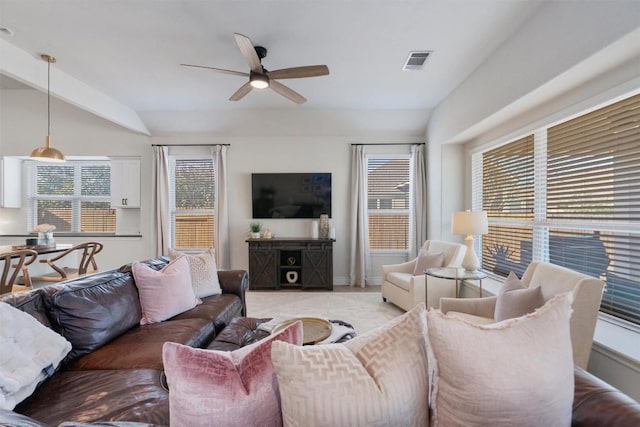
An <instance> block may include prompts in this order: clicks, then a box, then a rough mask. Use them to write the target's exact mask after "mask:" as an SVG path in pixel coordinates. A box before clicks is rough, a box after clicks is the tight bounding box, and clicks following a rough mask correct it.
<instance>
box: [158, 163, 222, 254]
mask: <svg viewBox="0 0 640 427" xmlns="http://www.w3.org/2000/svg"><path fill="white" fill-rule="evenodd" d="M168 158H169V159H168V160H169V218H170V220H169V222H170V225H171V240H170V246H171V247H174V248H175V246H176V214H177V209H176V194H175V184H176V182H175V172H176V162H177V161H179V160H211V162H212V165H213V177H214V180H215V175H216V167H217V165H216V159H215V156H213V155H210V154H209V155H207V154H170V155H169V156H168ZM217 197H218V182H217V180H215V181H214V190H213V200H214V203H213V208H212V209H185V210H180V212H179V213H180V214H186V215H197V216H207V215H212V216H213V229H212V230H211V240H212V248H213V249H215V221H216V219H217V215H216V209H215V206H216V202H215V200H216V198H217ZM176 249H178V250H181V251H185V252H201V251H203V250H207V249H211V248H208V247H207V248H200V247H189V248H184V247H180V248H176Z"/></svg>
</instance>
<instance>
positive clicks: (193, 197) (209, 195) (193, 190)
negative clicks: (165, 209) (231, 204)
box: [171, 157, 216, 249]
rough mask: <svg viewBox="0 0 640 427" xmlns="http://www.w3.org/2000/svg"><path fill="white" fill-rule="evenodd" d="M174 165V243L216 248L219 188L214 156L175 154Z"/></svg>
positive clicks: (172, 193)
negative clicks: (216, 200) (216, 197)
mask: <svg viewBox="0 0 640 427" xmlns="http://www.w3.org/2000/svg"><path fill="white" fill-rule="evenodd" d="M171 166H172V167H171V201H172V210H171V211H172V218H171V219H172V221H171V222H172V229H173V246H174V247H175V248H178V249H207V248H213V247H214V230H215V228H214V225H215V222H214V221H215V188H216V183H215V173H214V162H213V159H212V158H198V157H195V158H182V157H172V161H171Z"/></svg>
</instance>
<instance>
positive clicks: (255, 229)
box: [249, 221, 262, 239]
mask: <svg viewBox="0 0 640 427" xmlns="http://www.w3.org/2000/svg"><path fill="white" fill-rule="evenodd" d="M261 229H262V223H259V222H257V221H254V222H252V223H250V224H249V231H250V233H251V238H252V239H259V238H260V230H261Z"/></svg>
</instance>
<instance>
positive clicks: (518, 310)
mask: <svg viewBox="0 0 640 427" xmlns="http://www.w3.org/2000/svg"><path fill="white" fill-rule="evenodd" d="M543 305H544V296H543V295H542V289H540V286H536V287H535V288H526V287H525V286H524V284H522V282H521V281H520V279H518V276H516V275H515V273H514V272H511V273H509V277H507V280H505V282H504V284H503V285H502V288H501V289H500V292H499V293H498V298H496V308H495V311H494V317H495V320H496V321H498V322H500V321H502V320H505V319H511V318H514V317H520V316H524V315H525V314H529V313H532V312H533V310H535V309H536V308H538V307H542V306H543Z"/></svg>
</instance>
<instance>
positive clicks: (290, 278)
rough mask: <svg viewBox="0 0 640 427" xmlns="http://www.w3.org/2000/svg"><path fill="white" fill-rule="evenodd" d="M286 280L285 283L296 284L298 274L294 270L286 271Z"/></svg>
mask: <svg viewBox="0 0 640 427" xmlns="http://www.w3.org/2000/svg"><path fill="white" fill-rule="evenodd" d="M286 278H287V282H289V283H296V282H297V281H298V272H297V271H295V270H291V271H287V273H286Z"/></svg>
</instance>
